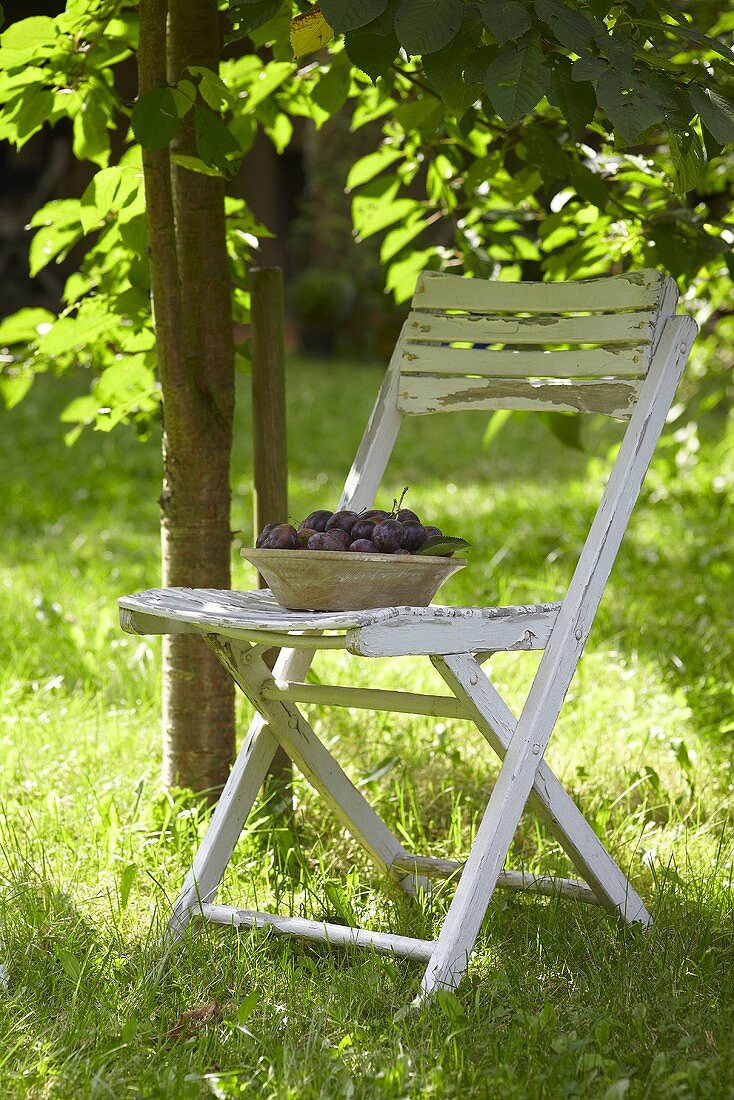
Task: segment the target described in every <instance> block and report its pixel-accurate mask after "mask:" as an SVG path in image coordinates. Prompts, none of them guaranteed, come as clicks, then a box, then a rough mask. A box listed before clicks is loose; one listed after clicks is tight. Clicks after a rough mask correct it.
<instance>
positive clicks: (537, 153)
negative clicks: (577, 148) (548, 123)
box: [523, 126, 574, 183]
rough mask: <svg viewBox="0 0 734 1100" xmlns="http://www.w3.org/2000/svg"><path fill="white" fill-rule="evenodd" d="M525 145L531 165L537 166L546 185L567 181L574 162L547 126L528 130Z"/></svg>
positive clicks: (524, 139)
mask: <svg viewBox="0 0 734 1100" xmlns="http://www.w3.org/2000/svg"><path fill="white" fill-rule="evenodd" d="M523 144H524V145H525V148H526V149H527V151H528V153H529V160H530V163H531V164H534V165H536V167H537V168H538V170H539V171H540V174H541V176H542V177H543V180H544V182H545V183H554V182H555V181H556V180H561V179H566V177H567V176H568V175H569V173H570V172H571V170H572V168H573V164H574V162H573V161H572V159H571V157H569V156H568V154H567V153H565V152H564V151H563V149H562V148H561V146H560V145H559V143H558V140H557V138H556V136H555V135H554V134H551V133H549V132H548V129H547V127H545V126H533V127H530V128H528V130H527V132H526V133H525V134H524V136H523Z"/></svg>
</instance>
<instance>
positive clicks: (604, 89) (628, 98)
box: [596, 71, 665, 145]
mask: <svg viewBox="0 0 734 1100" xmlns="http://www.w3.org/2000/svg"><path fill="white" fill-rule="evenodd" d="M596 97H597V99H598V101H599V106H600V107H601V108H602V109H603V111H604V112H605V114H606V116H607V118H608V119H609V121H610V122H611V123H612V125H613V126H614V129H615V130H616V131H617V133H618V134H619V136H620V137H621V138H622V140H623V141H624V142H626V143H627V144H628V145H631V144H632V143H633V142H634V141H635V140H636V139H637V138H638V137H639V136H640V134H643V133H644V132H645V131H646V130H649V129H651V128H652V127H656V126H660V125H661V124H662V123H663V122H664V120H665V108H664V106H663V104H662V103H661V101H660V99H659V98H658V96H657V95H656V93H655V92H654V91H653V90H652V89H651V88H650V87H649V85H647V84H646V83H645V81H644V79H643V78H642V76H641V75H640V74H639V73H620V72H613V71H609V72H606V73H604V74H603V75H602V76H600V77H599V80H598V82H597V85H596Z"/></svg>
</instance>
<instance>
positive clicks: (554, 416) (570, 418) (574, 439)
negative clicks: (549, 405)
mask: <svg viewBox="0 0 734 1100" xmlns="http://www.w3.org/2000/svg"><path fill="white" fill-rule="evenodd" d="M542 417H543V420H544V421H545V423H546V425H547V427H549V428H550V430H551V432H552V433H553V435H554V436H555V437H556V439H558V440H559V441H560V442H561V443H562V444H563V445H564V447H570V448H571V449H572V450H574V451H583V450H584V444H583V442H582V439H581V417H580V416H579V415H578V414H577V413H562V412H549V413H542Z"/></svg>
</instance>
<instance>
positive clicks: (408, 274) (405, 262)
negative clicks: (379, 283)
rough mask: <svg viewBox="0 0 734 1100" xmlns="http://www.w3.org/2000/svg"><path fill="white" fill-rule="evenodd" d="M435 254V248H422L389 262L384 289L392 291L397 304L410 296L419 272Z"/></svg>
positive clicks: (413, 290)
mask: <svg viewBox="0 0 734 1100" xmlns="http://www.w3.org/2000/svg"><path fill="white" fill-rule="evenodd" d="M435 255H436V249H435V248H423V249H419V250H418V251H416V252H412V251H410V252H408V254H407V256H405V258H404V259H401V260H397V261H396V262H395V263H393V264H390V268H389V270H388V273H387V279H386V280H385V289H386V290H389V291H392V293H393V296H394V298H395V302H396V303H397V304H398V305H400V303H401V302H406V301H407V300H408V299H409V298H412V296H413V293H414V292H415V284H416V280H417V279H418V276H419V274H420V272H421V271H424V270H425V269H426V268H427V267H428V265H429V262H430V260H431V259H432V258H433V257H434V256H435Z"/></svg>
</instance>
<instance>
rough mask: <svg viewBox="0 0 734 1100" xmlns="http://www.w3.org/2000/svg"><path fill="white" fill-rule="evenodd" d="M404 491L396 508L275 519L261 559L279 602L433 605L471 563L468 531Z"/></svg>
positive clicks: (333, 607)
mask: <svg viewBox="0 0 734 1100" xmlns="http://www.w3.org/2000/svg"><path fill="white" fill-rule="evenodd" d="M404 496H405V492H403V497H404ZM403 497H401V498H400V500H399V501H397V500H396V501H394V503H393V507H392V509H391V510H390V511H387V510H385V509H383V508H369V509H365V510H364V511H362V512H355V511H352V510H351V509H347V508H344V509H341V510H340V511H337V512H329V511H327V510H325V509H324V510H320V511H317V512H311V514H310V515H309V516H307V517H306V519H304V520H303V522H302V523H299V524H297V525H294V524H291V523H269V524H267V526H266V527H264V528H263V530H262V532H261V533H260V535H259V536H258V539H257V542H256V544H255V549H254V550H250V549H244V550H242V551H241V553H242V557H243V558H245V559H246V560H247V561H249V562H250V563H251V564H252V565H254V566H255V568H256V569H257V571H258V572H259V573H260V574H261V575H262V577H263V578H264V580H265V583H266V584H267V585H268V587H269V588H270V590H271V591H272V593H273V595H274V596H275V598H276V600H277V601H278V603H279V604H281V605H282V606H283V607H288V608H293V609H295V610H298V611H352V610H363V609H365V608H370V607H405V606H409V607H426V606H427V605H428V604H429V603H430V602H431V600H432V599H433V597H434V596H435V595H436V592H437V591H438V589H439V588H440V586H441V585H442V584H443V582H444V581H445V580H448V578H449V577H450V576H452V574H454V573H456V572H457V571H458V570H459V569H462V568H463V567H464V566H465V565H466V559H465V558H455V557H453V555H454V554H455V553H457V551H461V550H464V549H465V548H466V547H467V546H469V543H468V542H467V540H466V539H463V538H457V537H454V536H450V535H445V534H444V533H443V531H441V530H440V528H438V527H435V526H432V525H430V524H428V525H427V524H424V523H422V522H421V520H420V518H419V517H418V515H417V514H416V513H415V512H413V511H412V510H411V509H410V508H403V507H402V502H403Z"/></svg>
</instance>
